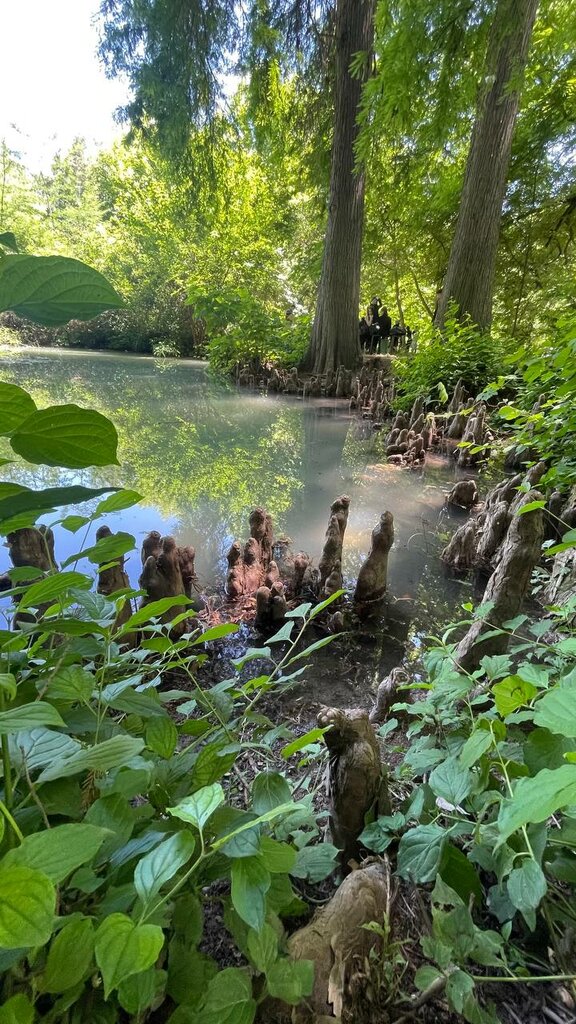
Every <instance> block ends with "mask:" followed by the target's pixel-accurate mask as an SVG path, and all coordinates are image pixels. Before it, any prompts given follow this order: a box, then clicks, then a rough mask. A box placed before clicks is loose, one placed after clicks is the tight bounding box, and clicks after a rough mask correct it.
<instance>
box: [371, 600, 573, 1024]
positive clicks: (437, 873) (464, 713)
mask: <svg viewBox="0 0 576 1024" xmlns="http://www.w3.org/2000/svg"><path fill="white" fill-rule="evenodd" d="M467 607H468V608H469V610H471V606H467ZM575 611H576V599H573V600H571V601H570V602H569V603H568V604H567V605H565V606H564V607H562V608H557V609H554V610H553V612H552V614H551V617H550V618H549V619H544V620H540V621H536V622H533V623H530V622H529V620H528V618H527V616H526V615H520V616H518V617H517V618H516V619H514V620H513V621H510V622H508V623H506V624H505V628H504V629H503V630H501V631H499V632H504V633H507V634H508V635H509V637H510V640H511V644H512V646H511V649H510V653H509V654H506V655H498V656H496V657H484V658H483V660H482V667H481V669H480V670H479V671H478V672H476V673H474V674H472V675H470V674H468V673H465V672H462V671H460V670H459V669H458V668H457V667H456V666H455V662H454V647H453V646H452V645H451V644H450V642H449V641H450V636H451V634H452V632H453V631H454V629H455V628H457V627H451V628H449V629H448V630H447V632H446V633H445V634H444V636H443V637H442V638H441V639H440V638H437V639H436V640H435V641H433V642H435V646H433V647H431V648H430V649H429V650H428V651H427V653H426V655H425V658H424V667H425V671H426V676H425V682H424V683H420V684H418V689H419V690H420V691H421V690H422V689H424V691H425V692H424V699H421V700H417V701H416V702H415V703H414V704H399V705H396V709H397V710H400V709H402V710H403V711H404V712H407V713H408V714H409V716H410V725H409V728H408V737H409V740H410V743H409V746H408V749H407V751H406V752H405V754H404V759H403V762H402V763H401V764H400V765H399V767H398V769H397V773H396V774H397V777H398V779H399V781H400V782H403V783H405V782H406V781H408V780H412V779H414V778H416V779H422V782H421V783H417V785H416V787H415V789H414V790H413V791H412V792H411V795H410V798H409V799H408V800H407V801H406V804H405V807H404V811H403V812H402V813H396V814H394V815H393V816H392V817H385V818H380V819H378V820H377V821H376V822H374V823H373V824H371V825H369V826H368V827H367V828H366V829H365V831H364V834H363V839H364V842H365V844H366V846H367V847H369V848H370V849H372V850H374V851H378V852H381V851H383V850H385V849H386V848H387V847H389V846H390V845H391V844H392V843H393V842H395V841H396V840H398V838H399V844H398V858H397V871H398V874H399V875H400V876H401V877H402V878H405V879H407V880H410V881H412V882H415V883H418V884H427V883H434V889H433V891H432V894H431V897H430V900H431V919H432V929H431V934H429V935H426V936H425V937H424V938H423V939H422V940H421V946H422V951H423V953H424V955H425V957H426V958H427V959H428V960H429V961H430V962H431V965H430V966H426V967H423V968H421V969H420V970H419V971H418V973H417V975H416V984H417V986H418V987H420V988H422V989H424V988H427V987H428V985H430V984H432V983H434V982H437V983H440V984H441V985H443V986H445V988H446V994H447V996H448V999H449V1002H450V1004H451V1006H452V1008H453V1009H454V1010H455V1011H456V1012H457V1013H460V1014H462V1015H463V1017H464V1019H465V1020H467V1021H470V1022H472V1024H475V1022H478V1021H480V1022H481V1024H491V1022H496V1021H498V1019H499V1018H498V1016H497V1015H496V1014H495V1012H494V1011H493V1010H485V1009H483V1008H481V1007H480V1006H479V1005H478V1002H477V998H476V989H477V986H481V985H482V984H484V983H485V982H486V981H493V982H497V981H498V980H500V978H501V977H502V975H503V976H505V979H504V980H510V979H511V978H514V976H515V975H516V976H517V977H518V980H522V979H523V976H524V975H525V976H527V977H529V976H530V970H529V965H528V960H529V959H530V960H532V961H533V960H534V956H535V955H537V952H538V950H539V951H540V953H541V956H542V961H543V962H544V963H545V962H546V960H547V947H548V946H550V947H552V948H553V949H554V954H555V959H556V962H557V964H558V965H559V967H560V971H561V972H567V973H568V974H569V975H570V974H571V975H572V976H573V977H574V974H573V971H572V970H571V968H570V963H571V962H572V963H573V956H574V952H575V951H574V947H573V946H572V948H571V949H570V948H569V944H567V937H568V936H570V935H573V934H574V927H575V925H576V911H575V904H574V899H573V891H574V890H573V886H574V885H575V884H576V856H575V849H576V815H575V809H576V752H575V751H574V747H575V744H576V690H575V688H574V686H575V680H574V676H575V673H574V652H575V651H576V633H575V630H574V627H573V625H572V623H573V621H574V613H575ZM474 617H475V618H476V617H483V618H485V619H487V621H488V622H489V621H490V606H489V605H488V604H486V605H484V606H481V607H479V608H478V609H477V611H476V613H475V616H474ZM470 621H472V620H469V622H470ZM466 624H468V623H466ZM460 625H462V624H460ZM551 638H553V639H551ZM393 713H394V709H393ZM384 728H385V729H386V726H385V727H384ZM388 728H389V726H388ZM424 780H425V781H424ZM526 930H528V932H529V933H530V934H531V940H530V941H531V946H532V952H531V955H530V957H528V956H526V955H525V954H523V953H522V950H521V945H522V942H521V939H522V936H523V934H524V933H525V931H526ZM432 965H433V966H432ZM486 967H492V968H495V969H496V975H497V976H496V977H493V975H494V973H495V972H494V971H491V972H490V977H487V976H486V974H485V969H486ZM498 972H502V975H500V974H499V973H498ZM546 973H547V972H546Z"/></svg>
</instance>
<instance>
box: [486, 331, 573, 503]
mask: <svg viewBox="0 0 576 1024" xmlns="http://www.w3.org/2000/svg"><path fill="white" fill-rule="evenodd" d="M512 358H513V368H514V374H513V376H511V377H508V378H504V379H502V380H501V382H499V383H501V384H502V386H505V387H507V388H510V385H511V384H512V385H514V390H515V394H514V399H513V402H512V403H511V404H507V405H505V406H504V407H503V408H501V409H500V416H501V421H504V422H503V423H502V422H501V426H502V428H504V427H505V425H506V424H509V425H510V427H511V434H510V437H511V440H512V442H513V445H514V446H515V447H516V448H517V449H518V450H519V451H523V450H524V451H526V452H528V453H535V454H536V456H537V457H538V458H540V459H546V460H547V461H549V462H550V463H551V464H552V465H553V468H552V470H551V472H550V474H549V479H550V480H552V479H553V480H554V482H555V483H556V484H557V485H558V486H561V487H562V486H571V485H572V484H573V483H574V481H575V480H576V318H575V317H574V316H572V317H567V318H564V319H563V320H561V321H560V322H559V323H558V325H557V329H556V333H555V335H554V337H551V338H546V339H545V340H544V341H543V342H542V343H540V344H536V345H535V344H534V343H532V344H531V345H529V346H525V347H523V348H522V349H520V350H519V351H517V352H515V353H514V356H513V357H512ZM518 364H519V366H520V369H519V370H518V369H517V367H518ZM494 389H495V390H497V386H495V388H494Z"/></svg>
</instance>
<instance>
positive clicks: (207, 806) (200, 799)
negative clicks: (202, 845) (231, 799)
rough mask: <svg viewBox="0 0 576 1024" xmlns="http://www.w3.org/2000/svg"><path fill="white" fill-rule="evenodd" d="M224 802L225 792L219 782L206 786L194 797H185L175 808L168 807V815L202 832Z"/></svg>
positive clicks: (193, 795)
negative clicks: (211, 816)
mask: <svg viewBox="0 0 576 1024" xmlns="http://www.w3.org/2000/svg"><path fill="white" fill-rule="evenodd" d="M223 802H224V790H223V789H222V786H221V785H220V783H219V782H215V783H213V784H212V785H211V786H204V787H203V788H202V789H199V790H198V792H197V793H193V794H192V796H187V797H185V799H184V800H181V801H180V803H179V804H177V805H176V806H175V807H168V814H172V815H173V816H174V817H175V818H180V820H181V821H187V822H189V823H190V824H191V825H195V826H196V828H198V829H200V830H202V829H203V828H204V825H205V824H206V822H207V821H208V818H209V817H210V815H211V814H213V813H214V811H215V810H216V808H217V807H219V806H220V804H221V803H223Z"/></svg>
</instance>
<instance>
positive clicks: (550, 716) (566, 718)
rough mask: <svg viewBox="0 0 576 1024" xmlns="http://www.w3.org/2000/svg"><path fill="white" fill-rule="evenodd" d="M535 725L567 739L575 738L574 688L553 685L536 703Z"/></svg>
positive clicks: (575, 702) (575, 695)
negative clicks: (553, 687)
mask: <svg viewBox="0 0 576 1024" xmlns="http://www.w3.org/2000/svg"><path fill="white" fill-rule="evenodd" d="M534 722H535V724H536V725H540V726H542V728H544V729H549V730H550V732H553V733H556V734H558V735H560V736H567V737H568V739H574V738H576V690H575V689H573V688H568V687H566V688H562V687H558V686H557V687H555V689H553V690H550V691H549V692H548V693H545V694H544V696H543V697H542V698H541V699H540V700H539V701H538V703H537V704H536V710H535V713H534Z"/></svg>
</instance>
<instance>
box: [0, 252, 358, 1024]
mask: <svg viewBox="0 0 576 1024" xmlns="http://www.w3.org/2000/svg"><path fill="white" fill-rule="evenodd" d="M2 269H3V268H2V262H1V261H0V288H1V278H2ZM59 269H60V268H59V267H57V268H56V271H57V273H56V275H55V276H56V277H57V276H58V272H59ZM55 276H54V275H53V278H52V279H50V280H48V279H46V281H45V282H44V284H45V286H46V287H45V288H44V292H43V290H42V287H40V288H39V289H38V290H37V291H36V293H35V294H36V300H37V301H38V302H39V304H40V305H39V307H38V309H37V311H36V312H37V313H38V315H39V316H41V317H43V318H44V319H45V318H46V316H47V315H49V314H50V313H52V314H54V315H55V311H56V307H55V303H54V302H53V301H52V299H51V293H50V289H51V286H52V284H56V283H57V282H56V280H55ZM20 283H22V282H20ZM0 294H2V293H1V291H0ZM3 294H4V300H5V301H6V293H3ZM88 298H89V294H88V290H87V289H84V300H86V299H88ZM11 303H12V300H11V299H10V297H8V305H10V304H11ZM76 309H77V312H78V313H80V312H82V301H81V300H80V299H78V302H77V303H76ZM0 428H1V431H2V434H3V435H4V436H5V437H7V438H8V440H9V443H10V445H11V447H12V449H13V451H14V453H15V454H16V455H20V456H22V457H24V458H25V459H26V460H27V461H28V462H31V463H33V464H38V465H50V466H54V465H56V466H62V467H65V468H70V469H74V470H79V469H84V468H87V467H89V466H91V465H98V466H101V465H109V464H113V463H115V462H116V449H117V435H116V431H115V429H114V427H113V425H112V424H111V423H110V422H109V421H108V420H107V419H106V418H105V417H104V416H102V415H101V414H100V413H97V412H94V411H92V410H83V409H79V408H78V407H77V406H75V405H72V406H54V407H51V408H49V409H40V410H39V409H37V408H36V406H35V404H34V401H33V399H32V398H31V396H30V395H28V394H27V393H26V392H25V391H24V390H22V389H21V388H19V387H17V386H16V385H13V384H0ZM106 492H109V493H108V496H107V497H104V498H102V494H103V493H106ZM139 500H140V496H139V495H138V494H136V493H134V492H130V491H122V490H118V489H113V488H109V487H104V488H97V489H92V488H87V487H83V486H80V485H73V486H70V487H57V488H48V489H44V490H40V491H33V490H30V489H28V488H25V487H18V486H17V485H15V484H14V483H4V484H0V533H1V534H3V535H4V536H5V535H7V534H8V533H10V532H12V531H14V530H16V529H22V528H27V529H30V530H38V538H39V539H42V538H44V534H43V533H42V531H41V530H39V528H38V526H37V523H38V520H39V517H41V516H42V517H43V518H49V519H50V525H51V526H54V525H56V524H60V526H61V527H62V528H64V529H66V530H68V531H70V532H71V533H73V534H76V533H78V531H80V530H83V531H84V535H86V533H87V527H89V526H90V524H91V523H93V522H94V521H96V520H97V519H99V518H100V517H101V516H103V515H105V514H106V513H109V512H114V511H119V510H121V509H126V508H130V507H131V506H132V505H134V504H135V503H137V502H138V501H139ZM95 501H97V504H96V507H95V508H92V510H91V511H90V510H88V511H86V506H85V503H86V502H91V503H94V502H95ZM70 504H73V505H74V514H68V515H66V514H65V513H64V511H63V509H62V506H67V505H70ZM79 505H80V506H82V512H83V514H79V511H78V509H77V506H79ZM57 510H59V511H57ZM133 546H134V538H133V537H131V536H130V535H127V534H117V535H116V536H110V537H103V538H101V539H100V540H98V541H97V542H96V544H95V545H93V546H91V547H88V548H83V545H82V544H79V547H78V551H77V553H76V554H74V555H73V556H71V557H70V558H68V559H67V561H66V563H65V564H64V565H62V567H61V571H58V570H57V568H56V567H54V568H53V569H51V570H50V571H47V572H42V571H41V570H39V569H37V568H34V567H30V566H23V567H19V568H14V569H11V570H9V572H8V577H9V581H10V589H9V590H8V591H7V592H6V594H5V596H6V597H7V598H8V599H11V600H12V602H13V605H14V608H16V607H17V611H18V617H19V622H18V629H16V630H14V631H12V630H8V629H6V630H3V631H0V753H1V765H2V767H1V777H2V788H1V790H0V792H1V797H0V947H2V948H1V954H0V971H1V977H0V983H1V987H2V1000H3V1001H2V1004H1V1005H0V1016H1V1017H2V1019H5V1020H6V1021H8V1020H10V1021H14V1022H16V1021H18V1022H19V1024H20V1022H22V1024H25V1022H31V1021H32V1020H33V1019H34V1017H35V1014H36V1012H37V1011H39V1012H40V1013H41V1014H42V1019H43V1020H46V1021H54V1022H56V1021H63V1020H69V1021H73V1020H90V1021H101V1022H104V1024H114V1022H116V1021H118V1020H119V1019H122V1020H124V1019H127V1020H131V1021H134V1022H135V1024H136V1022H138V1024H140V1022H142V1021H143V1020H144V1019H145V1018H147V1017H148V1016H149V1014H150V1012H152V1011H153V1010H156V1009H158V1007H160V1006H161V1005H162V1004H163V1003H165V1004H166V1005H165V1007H164V1008H163V1010H162V1013H163V1016H162V1019H166V1016H167V1015H168V1014H170V1012H171V1010H173V1011H174V1012H173V1013H172V1015H171V1016H170V1021H171V1022H172V1024H182V1022H185V1021H189V1020H192V1019H195V1020H198V1021H200V1020H204V1021H209V1020H219V1019H220V1017H221V1014H222V1012H223V1007H225V1008H226V1012H227V1013H228V1016H229V1019H230V1020H232V1019H234V1020H240V1019H241V1020H242V1021H245V1022H246V1024H251V1022H252V1021H253V1019H254V1016H255V1013H256V1008H257V1003H256V999H255V998H254V995H253V984H252V977H253V976H254V977H255V978H257V979H258V980H257V983H256V985H255V991H256V992H257V993H258V998H259V999H260V1000H261V999H263V998H265V997H266V995H270V996H273V997H278V998H281V999H282V1000H284V1001H285V1002H287V1003H290V1004H296V1003H298V1002H299V1001H300V1000H301V999H302V998H303V997H305V996H307V995H308V994H310V992H311V989H312V982H313V964H312V963H310V962H307V961H301V962H297V963H296V962H292V961H289V960H288V959H287V958H286V956H285V955H284V945H283V944H284V931H283V926H282V923H281V920H282V918H283V917H284V916H293V915H298V914H301V913H302V912H304V911H306V909H307V908H306V904H305V903H303V902H302V900H300V899H299V897H298V896H297V894H296V893H295V892H294V890H293V888H292V883H291V878H303V879H306V878H311V877H312V868H311V867H310V858H309V857H308V856H307V849H308V844H309V843H310V841H311V840H314V839H315V838H316V837H317V836H318V825H317V821H316V815H315V812H314V807H313V795H314V790H313V786H312V783H311V781H310V779H309V780H308V782H307V781H306V779H303V780H302V782H301V783H300V785H299V791H300V799H298V800H296V799H295V798H294V793H293V786H292V785H291V784H290V783H289V781H288V780H287V778H286V777H285V775H284V774H283V773H282V772H280V771H278V763H277V758H275V755H274V753H273V749H274V745H275V744H276V743H277V742H278V741H279V740H291V739H292V735H291V733H290V731H289V730H287V729H286V728H285V727H283V726H281V727H276V726H274V724H273V723H272V722H270V721H269V720H268V719H267V718H266V717H265V716H264V715H262V714H260V713H259V709H258V708H257V705H258V702H259V700H260V697H261V696H262V695H263V694H264V693H267V692H270V691H271V690H272V689H273V688H274V687H281V688H283V689H285V688H286V687H287V686H289V685H290V683H291V681H292V680H293V679H295V678H297V677H299V676H300V674H301V672H302V667H303V661H304V660H305V659H306V657H307V655H308V653H309V650H308V649H307V650H301V646H300V641H301V639H302V637H303V634H304V632H305V630H306V628H307V625H308V621H309V619H311V618H313V617H314V615H315V614H317V612H318V611H319V610H321V607H322V606H318V607H317V608H316V609H314V610H312V609H311V606H310V605H303V606H301V607H300V608H297V609H295V610H294V611H293V612H291V613H289V615H288V620H289V621H288V622H287V623H286V624H285V625H284V626H283V627H282V629H281V630H280V632H279V633H278V634H277V635H276V636H275V637H272V638H271V640H270V641H269V642H268V646H267V647H266V648H264V649H262V650H254V651H249V652H247V654H246V655H245V656H244V657H242V658H239V659H237V660H236V661H235V662H234V666H235V671H234V673H233V675H232V676H231V677H230V678H229V679H226V680H224V681H223V682H219V683H218V684H216V685H213V686H207V687H202V686H201V685H200V684H199V682H198V678H197V671H198V669H199V668H201V667H202V665H203V663H204V662H205V661H206V659H207V654H206V644H208V643H210V642H214V641H217V640H218V639H219V638H221V637H223V636H226V635H227V634H230V633H232V632H234V631H235V630H236V629H237V627H236V626H234V625H231V624H223V625H218V626H216V627H214V628H212V629H208V630H207V631H205V632H204V633H202V632H201V631H200V630H199V629H197V628H191V629H190V630H189V631H188V632H186V633H184V635H183V636H181V637H180V638H179V639H178V640H177V641H174V640H173V639H172V637H171V632H170V631H171V628H172V626H174V625H175V624H176V623H177V622H178V621H181V620H182V614H180V615H179V616H177V617H176V618H175V619H172V621H166V620H167V619H168V620H170V619H171V609H173V607H174V605H179V606H182V605H183V604H186V603H189V602H187V601H186V598H184V597H182V596H181V597H177V598H166V599H164V600H161V601H158V602H155V603H153V604H151V605H148V606H147V607H146V608H144V609H140V610H139V611H136V612H134V611H133V610H132V609H130V615H129V617H128V619H127V621H124V622H123V624H121V622H120V618H119V613H120V611H121V610H122V609H123V608H125V605H126V602H128V601H130V600H131V599H132V598H133V597H137V596H138V595H139V592H138V591H132V590H130V589H127V590H125V591H120V592H118V593H117V594H114V595H112V596H104V595H102V594H99V593H97V592H95V591H94V589H93V586H94V576H95V574H96V571H97V566H99V565H101V564H103V563H110V562H113V561H114V560H116V559H118V558H122V557H123V556H124V555H125V554H126V553H127V552H128V551H129V550H130V549H131V548H132V547H133ZM86 563H87V564H88V566H89V568H88V569H87V570H85V571H81V570H80V569H79V568H78V566H79V565H81V566H84V565H86ZM337 596H338V595H336V597H337ZM328 603H330V601H328V602H326V604H328ZM8 614H10V612H8ZM184 614H185V615H186V616H188V614H189V613H187V612H186V613H184ZM135 634H136V635H137V636H138V638H139V639H138V645H137V646H136V647H132V646H131V645H130V643H129V637H130V636H132V637H134V635H135ZM325 642H326V640H323V641H322V643H325ZM279 644H282V645H283V647H282V648H280V647H278V646H276V645H279ZM286 645H287V646H288V650H287V651H286ZM316 646H317V644H313V645H312V648H311V649H315V648H316ZM276 650H284V651H285V653H284V654H283V655H280V656H278V657H277V658H276V659H275V658H274V657H273V654H272V652H273V651H276ZM258 659H260V661H264V663H265V664H270V663H272V669H271V670H268V671H267V672H266V673H262V672H259V673H258V675H257V676H255V677H253V678H248V679H245V678H244V677H243V676H242V675H241V674H240V673H241V672H242V670H243V668H244V666H245V665H246V664H250V663H252V662H256V663H257V664H260V661H259V660H258ZM246 674H249V673H244V675H246ZM168 686H169V687H170V688H169V689H167V688H166V687H168ZM317 733H318V730H316V731H315V733H314V734H313V736H311V737H310V736H304V737H301V738H298V739H294V740H293V742H291V743H288V745H286V746H285V747H284V750H283V753H284V761H285V759H286V758H287V757H289V756H291V754H293V753H295V752H297V751H302V750H305V749H306V748H308V749H309V750H313V747H311V746H310V740H311V739H316V738H317ZM253 750H256V751H257V753H258V758H259V763H260V765H261V770H260V771H259V772H258V774H257V775H256V777H255V778H254V779H253V780H252V782H251V784H250V785H249V786H248V785H247V783H246V776H245V769H246V766H247V759H249V758H250V756H251V755H250V751H253ZM280 760H282V759H280ZM225 779H226V780H227V781H226V784H225V785H226V788H224V786H223V784H222V783H223V781H224V780H225ZM336 853H337V851H336V849H335V848H334V847H332V846H330V844H324V845H323V846H322V854H321V856H320V858H315V859H314V864H313V866H312V867H313V876H314V880H319V878H321V877H325V876H326V875H328V874H329V873H330V872H331V871H332V869H333V867H334V860H335V856H336ZM319 861H321V867H320V865H319ZM217 907H220V908H221V910H222V912H223V920H224V924H225V927H226V928H227V929H228V931H229V933H230V936H231V942H232V943H233V944H234V945H235V946H236V948H238V949H239V950H240V951H241V953H242V954H243V955H244V957H245V958H246V961H247V962H248V963H249V965H250V967H246V968H232V967H231V968H227V969H225V970H219V969H218V965H217V964H216V963H215V962H214V960H213V959H212V958H211V957H210V956H209V955H208V954H207V953H205V952H203V951H201V948H200V947H201V943H202V939H203V934H204V919H205V913H206V912H208V914H212V913H214V909H215V908H217Z"/></svg>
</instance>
